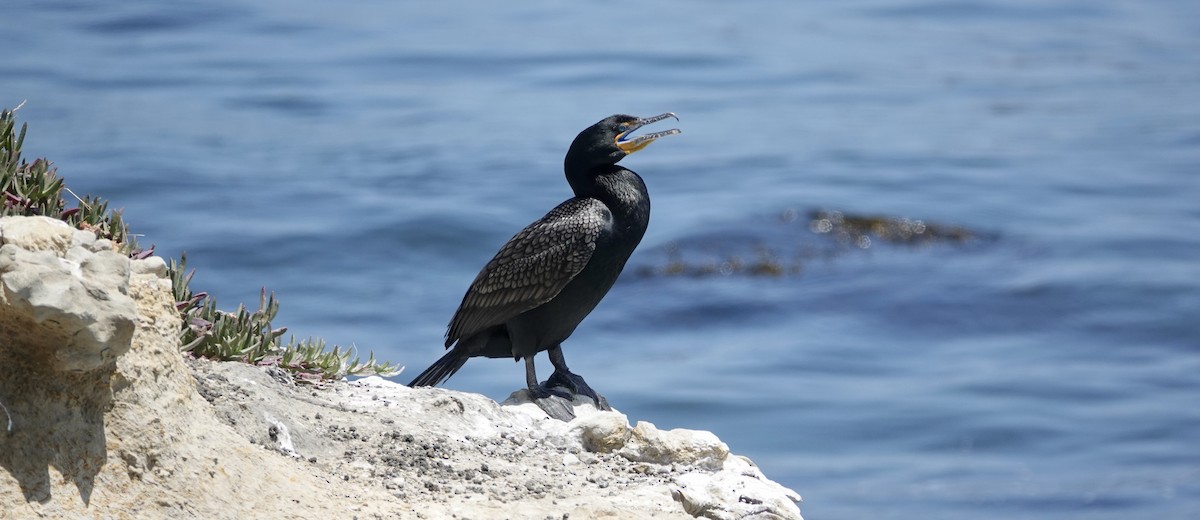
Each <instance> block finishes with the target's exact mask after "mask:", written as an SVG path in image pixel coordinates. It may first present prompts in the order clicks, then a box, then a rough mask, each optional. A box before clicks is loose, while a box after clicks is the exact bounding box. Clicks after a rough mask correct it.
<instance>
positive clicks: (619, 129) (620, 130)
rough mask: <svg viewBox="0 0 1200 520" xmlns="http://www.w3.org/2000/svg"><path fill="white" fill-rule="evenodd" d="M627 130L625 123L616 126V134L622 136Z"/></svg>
mask: <svg viewBox="0 0 1200 520" xmlns="http://www.w3.org/2000/svg"><path fill="white" fill-rule="evenodd" d="M627 130H629V125H627V124H625V123H621V124H620V125H618V126H617V132H618V133H622V134H623V133H625V132H626V131H627Z"/></svg>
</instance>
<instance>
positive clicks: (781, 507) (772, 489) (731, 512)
mask: <svg viewBox="0 0 1200 520" xmlns="http://www.w3.org/2000/svg"><path fill="white" fill-rule="evenodd" d="M675 483H676V487H675V488H674V489H673V490H672V491H671V496H673V497H674V498H675V500H677V501H679V503H680V504H681V505H682V506H683V509H684V511H687V512H688V514H690V515H692V516H696V517H703V518H709V519H712V520H788V519H794V518H800V508H799V507H797V506H796V503H797V502H799V501H800V495H797V494H796V492H795V491H792V490H790V489H788V488H785V487H783V486H780V485H779V484H777V483H775V482H773V481H771V480H769V479H767V478H766V477H765V476H763V474H762V472H761V471H759V469H758V467H756V466H754V464H753V463H751V462H750V460H749V459H746V458H745V457H740V456H733V457H729V458H728V459H726V461H725V464H724V467H723V468H722V471H719V472H716V473H706V472H690V473H686V474H684V475H680V476H679V477H677V478H676V479H675Z"/></svg>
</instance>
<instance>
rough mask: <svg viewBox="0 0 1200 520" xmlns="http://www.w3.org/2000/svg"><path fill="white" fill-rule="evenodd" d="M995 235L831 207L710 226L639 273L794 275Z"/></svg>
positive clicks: (673, 246)
mask: <svg viewBox="0 0 1200 520" xmlns="http://www.w3.org/2000/svg"><path fill="white" fill-rule="evenodd" d="M747 229H750V231H746V230H747ZM797 231H802V232H801V233H797ZM995 239H996V236H995V235H994V234H991V233H986V232H981V231H977V230H973V229H969V228H966V227H962V226H955V225H949V224H941V223H936V222H930V221H927V220H921V219H911V218H906V217H893V216H886V215H856V214H847V213H844V212H841V211H836V210H827V209H820V210H811V211H808V212H807V213H803V214H802V213H801V212H799V211H796V210H792V209H789V210H787V211H784V212H782V213H781V214H780V215H779V220H778V221H777V223H775V224H774V225H761V223H759V225H753V226H748V225H743V226H740V227H739V228H730V229H722V230H706V231H705V232H704V233H702V234H699V235H693V236H690V237H686V238H684V239H683V240H680V241H678V242H673V243H671V244H668V245H667V246H666V247H664V248H661V249H660V254H663V255H664V256H665V257H666V258H665V262H662V263H657V264H655V265H642V266H639V267H638V268H636V270H635V272H636V273H637V274H638V275H640V276H694V277H703V276H714V275H733V274H738V275H745V276H766V277H781V276H793V275H798V274H800V273H801V272H803V270H804V266H805V265H806V264H807V263H808V262H810V261H813V260H831V259H835V258H838V257H840V256H843V255H846V254H848V252H850V251H856V250H865V249H871V248H872V247H873V246H875V245H878V244H895V245H905V246H921V247H924V246H939V245H951V246H965V245H970V244H976V243H985V242H990V241H993V240H995Z"/></svg>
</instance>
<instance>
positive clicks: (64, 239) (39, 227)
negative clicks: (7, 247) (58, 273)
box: [0, 217, 75, 257]
mask: <svg viewBox="0 0 1200 520" xmlns="http://www.w3.org/2000/svg"><path fill="white" fill-rule="evenodd" d="M74 234H75V230H74V229H72V228H71V226H69V225H67V223H66V222H63V221H61V220H58V219H53V218H50V217H4V218H0V244H12V245H14V246H17V247H19V248H21V249H24V250H26V251H50V252H53V253H54V254H55V255H57V256H60V257H61V256H64V255H65V254H66V253H67V248H68V247H70V246H71V238H72V237H73V236H74Z"/></svg>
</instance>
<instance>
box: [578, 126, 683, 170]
mask: <svg viewBox="0 0 1200 520" xmlns="http://www.w3.org/2000/svg"><path fill="white" fill-rule="evenodd" d="M667 118H675V120H676V121H678V120H679V118H678V117H676V116H675V114H673V113H671V112H667V113H665V114H659V115H657V116H654V117H645V118H641V117H633V116H627V115H623V114H617V115H614V116H608V117H606V118H604V119H602V120H600V122H598V123H596V124H594V125H592V126H589V127H587V128H585V129H584V130H583V131H582V132H579V135H578V136H575V141H574V142H572V143H571V148H570V149H569V150H567V161H566V162H567V165H568V167H570V166H572V165H573V166H576V167H580V168H585V169H586V168H592V167H595V166H605V165H611V164H616V163H617V162H618V161H620V160H621V159H624V158H625V156H626V155H629V154H631V153H633V152H636V151H638V150H641V149H642V148H645V147H646V146H649V145H650V143H652V142H654V140H655V139H658V138H660V137H664V136H668V135H675V134H678V133H680V131H679V129H677V128H672V129H670V130H663V131H661V132H653V133H648V134H641V135H633V133H634V132H635V131H636V130H637V129H639V128H641V127H643V126H646V125H648V124H650V123H654V122H656V121H662V120H663V119H667Z"/></svg>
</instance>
